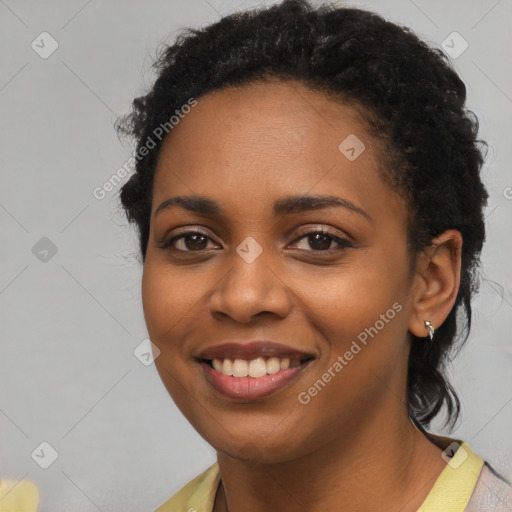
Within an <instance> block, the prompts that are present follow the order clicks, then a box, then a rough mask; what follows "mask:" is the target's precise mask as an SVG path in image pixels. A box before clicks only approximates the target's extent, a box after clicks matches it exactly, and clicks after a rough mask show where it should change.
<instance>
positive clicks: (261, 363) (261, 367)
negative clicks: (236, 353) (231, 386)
mask: <svg viewBox="0 0 512 512" xmlns="http://www.w3.org/2000/svg"><path fill="white" fill-rule="evenodd" d="M263 375H267V365H266V364H265V359H263V357H258V359H253V360H252V361H251V362H250V363H249V377H263Z"/></svg>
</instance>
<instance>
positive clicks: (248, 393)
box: [197, 356, 315, 403]
mask: <svg viewBox="0 0 512 512" xmlns="http://www.w3.org/2000/svg"><path fill="white" fill-rule="evenodd" d="M314 359H315V358H314V357H310V356H308V357H304V358H302V359H299V358H296V357H292V358H289V357H276V356H271V357H256V358H254V359H239V358H236V359H232V358H214V359H199V360H198V361H197V362H198V363H199V364H200V366H201V367H202V369H203V375H204V377H205V379H206V382H208V383H209V385H210V386H211V387H212V388H213V389H214V390H215V391H216V392H218V393H220V394H221V395H222V396H224V397H225V398H228V399H231V400H234V401H235V402H238V403H240V402H241V403H249V402H253V401H258V400H263V399H266V398H268V397H270V396H273V395H275V394H277V393H279V392H280V391H282V390H283V389H285V388H287V387H289V386H291V385H292V383H293V382H295V381H296V380H297V379H298V378H299V376H300V374H301V373H302V372H303V371H304V370H305V369H306V368H307V367H308V366H309V365H310V363H311V362H312V361H313V360H314Z"/></svg>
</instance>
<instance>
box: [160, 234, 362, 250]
mask: <svg viewBox="0 0 512 512" xmlns="http://www.w3.org/2000/svg"><path fill="white" fill-rule="evenodd" d="M315 234H321V235H325V236H327V237H328V238H330V239H331V240H332V241H334V242H336V243H338V244H339V246H340V247H338V248H337V249H334V251H342V250H344V249H346V248H350V247H354V246H353V245H352V244H351V243H350V242H349V241H348V240H347V239H345V238H340V237H338V236H335V235H333V234H332V233H329V231H327V230H325V229H322V228H317V229H314V230H311V231H307V232H305V233H302V234H301V235H300V236H299V237H298V238H296V239H295V240H294V241H293V242H292V243H296V242H298V241H299V240H302V239H303V238H307V237H308V236H310V235H315ZM189 235H201V236H204V237H205V238H208V239H209V240H212V239H211V237H210V236H209V235H208V234H207V233H204V232H203V231H200V230H195V231H184V232H183V233H180V234H179V235H176V236H174V237H172V238H170V239H169V240H165V241H163V242H161V243H160V244H159V246H158V247H159V248H160V249H162V250H173V251H179V252H182V253H201V252H202V251H205V250H207V249H200V250H198V251H190V250H188V251H185V250H183V249H176V248H175V247H172V245H173V244H174V243H175V242H176V241H177V240H180V239H181V238H185V237H187V236H189ZM301 250H305V249H301ZM306 252H313V253H315V254H318V255H327V254H332V252H333V249H326V250H314V249H312V250H306Z"/></svg>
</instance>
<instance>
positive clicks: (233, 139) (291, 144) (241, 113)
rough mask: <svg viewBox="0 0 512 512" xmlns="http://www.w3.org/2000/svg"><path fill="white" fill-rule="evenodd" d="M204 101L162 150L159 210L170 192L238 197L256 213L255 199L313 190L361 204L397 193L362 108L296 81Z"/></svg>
mask: <svg viewBox="0 0 512 512" xmlns="http://www.w3.org/2000/svg"><path fill="white" fill-rule="evenodd" d="M197 101H198V103H197V105H196V106H195V107H194V108H193V109H191V111H190V112H189V113H188V114H186V115H184V116H183V118H182V119H180V121H179V123H178V124H177V125H176V126H175V127H174V128H173V129H172V131H171V132H170V134H169V135H168V136H167V138H166V139H165V141H164V144H163V146H162V149H161V152H160V157H159V161H158V166H157V171H156V175H155V180H154V188H153V213H154V210H155V208H156V207H157V206H158V204H160V202H161V201H163V200H165V199H166V198H167V197H169V196H170V195H184V194H189V195H192V194H194V195H202V196H210V197H216V198H217V199H218V200H219V201H220V202H227V203H232V204H234V203H235V200H236V199H238V200H237V201H236V203H237V205H238V206H240V207H242V206H243V205H247V207H248V208H250V209H251V211H253V212H254V208H255V205H254V204H251V205H249V203H254V201H257V202H258V205H261V206H262V207H263V203H264V202H265V201H267V200H268V202H269V204H270V202H272V204H273V203H274V201H275V199H278V198H279V197H282V196H284V195H292V194H293V195H296V194H305V193H307V192H310V191H311V192H315V193H327V192H328V193H330V194H332V193H334V194H339V195H343V196H344V197H346V198H347V199H349V200H354V201H353V202H359V203H360V204H361V202H367V203H371V202H372V201H376V199H377V197H376V196H379V195H382V194H387V195H388V196H389V193H390V192H391V191H390V190H386V188H387V185H386V184H385V183H384V181H382V179H381V167H382V161H381V158H380V155H381V149H380V148H379V146H378V142H377V141H376V140H375V139H373V138H372V137H371V136H370V135H369V134H368V132H367V130H366V128H365V123H364V121H363V119H362V117H361V114H360V110H359V109H358V107H357V106H355V105H347V104H343V103H340V102H339V101H335V100H334V99H332V98H328V97H327V96H326V95H324V94H323V93H321V92H318V91H313V90H311V89H309V88H308V87H307V86H305V85H303V84H299V83H296V82H270V83H257V84H251V85H247V86H243V87H240V88H235V87H229V88H225V89H221V90H218V91H214V92H212V93H209V94H207V95H206V96H203V97H201V98H199V99H198V100H197ZM313 189H314V190H313ZM388 200H389V197H388ZM238 213H240V212H238ZM244 213H247V212H244Z"/></svg>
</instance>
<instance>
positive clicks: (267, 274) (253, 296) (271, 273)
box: [208, 251, 293, 323]
mask: <svg viewBox="0 0 512 512" xmlns="http://www.w3.org/2000/svg"><path fill="white" fill-rule="evenodd" d="M269 260H270V258H265V257H264V254H261V255H260V256H259V257H258V258H257V259H256V260H255V261H253V262H252V263H249V262H247V261H245V260H244V259H243V258H242V257H240V256H239V254H238V253H236V252H235V251H233V257H232V265H231V268H230V269H229V270H228V271H227V272H226V274H225V275H224V277H223V278H222V279H221V280H220V281H219V282H218V283H217V286H216V287H215V288H214V290H213V292H212V293H211V294H210V297H209V302H208V309H209V311H210V314H211V315H212V316H214V317H215V318H217V319H222V318H225V317H230V318H231V319H233V320H235V321H236V322H239V323H250V322H251V321H253V319H254V318H255V317H256V316H257V315H260V316H265V315H264V313H266V314H269V315H270V314H273V315H275V316H277V317H279V318H285V317H286V316H287V315H288V314H289V312H290V309H291V305H292V297H293V294H292V292H291V290H290V288H289V286H288V285H287V284H286V283H285V282H284V280H283V279H282V276H280V275H279V273H278V271H276V269H272V268H271V262H270V261H269Z"/></svg>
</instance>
